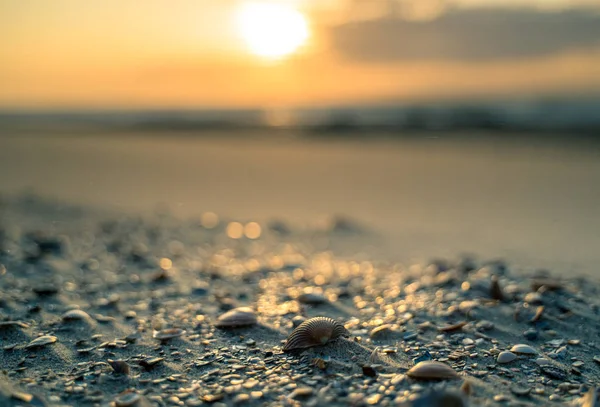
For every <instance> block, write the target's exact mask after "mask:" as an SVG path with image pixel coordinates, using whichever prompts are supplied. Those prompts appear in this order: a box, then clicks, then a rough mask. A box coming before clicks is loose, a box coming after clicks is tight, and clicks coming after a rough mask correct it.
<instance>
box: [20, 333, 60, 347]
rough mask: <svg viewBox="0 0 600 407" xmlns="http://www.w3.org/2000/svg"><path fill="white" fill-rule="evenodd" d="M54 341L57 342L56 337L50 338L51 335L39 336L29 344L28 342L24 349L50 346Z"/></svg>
mask: <svg viewBox="0 0 600 407" xmlns="http://www.w3.org/2000/svg"><path fill="white" fill-rule="evenodd" d="M56 341H57V338H56V336H52V335H44V336H40V337H39V338H35V339H34V340H32V341H31V342H29V343H28V344H27V346H25V349H32V348H39V347H41V346H46V345H50V344H51V343H54V342H56Z"/></svg>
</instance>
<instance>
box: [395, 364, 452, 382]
mask: <svg viewBox="0 0 600 407" xmlns="http://www.w3.org/2000/svg"><path fill="white" fill-rule="evenodd" d="M406 375H407V376H409V377H412V378H413V379H420V380H444V379H458V378H459V376H458V373H456V371H455V370H454V369H452V368H451V367H450V366H448V365H447V364H445V363H442V362H437V361H433V360H427V361H424V362H419V363H417V364H416V365H415V366H413V367H411V368H410V370H409V371H408V372H406Z"/></svg>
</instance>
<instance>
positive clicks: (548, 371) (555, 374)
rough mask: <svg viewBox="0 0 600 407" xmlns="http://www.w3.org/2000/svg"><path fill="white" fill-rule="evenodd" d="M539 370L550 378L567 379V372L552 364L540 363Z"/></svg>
mask: <svg viewBox="0 0 600 407" xmlns="http://www.w3.org/2000/svg"><path fill="white" fill-rule="evenodd" d="M540 371H541V372H542V373H543V374H544V375H546V376H548V377H550V378H552V379H557V380H566V379H567V373H566V372H565V371H564V370H562V369H561V368H559V367H556V366H554V365H542V366H540Z"/></svg>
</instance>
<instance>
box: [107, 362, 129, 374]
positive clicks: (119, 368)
mask: <svg viewBox="0 0 600 407" xmlns="http://www.w3.org/2000/svg"><path fill="white" fill-rule="evenodd" d="M108 364H109V365H110V367H111V368H112V370H113V371H114V372H115V374H123V375H128V374H129V365H128V364H127V362H125V361H124V360H112V359H108Z"/></svg>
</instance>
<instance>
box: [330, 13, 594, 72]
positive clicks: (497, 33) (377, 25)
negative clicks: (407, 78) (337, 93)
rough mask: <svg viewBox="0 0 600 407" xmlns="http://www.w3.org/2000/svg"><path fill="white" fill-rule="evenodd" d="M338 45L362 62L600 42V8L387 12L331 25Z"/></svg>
mask: <svg viewBox="0 0 600 407" xmlns="http://www.w3.org/2000/svg"><path fill="white" fill-rule="evenodd" d="M328 34H329V37H330V39H331V41H332V45H333V47H334V49H335V50H336V51H337V52H339V53H341V54H342V55H343V56H344V57H346V58H347V59H350V60H353V61H358V62H393V61H423V60H441V61H468V62H469V61H470V62H475V61H483V62H485V61H496V60H504V59H518V58H534V57H539V56H546V55H551V54H558V53H561V52H565V51H571V50H582V49H588V48H594V47H596V46H600V13H598V12H594V11H592V10H581V9H579V10H565V11H561V12H548V11H541V10H535V9H506V8H479V9H450V10H448V11H447V12H446V13H444V14H442V15H441V16H439V17H438V18H437V19H435V20H431V21H411V20H404V19H401V18H399V17H394V16H386V17H383V18H380V19H377V20H367V21H354V22H349V23H345V24H342V25H338V26H335V27H330V28H329V32H328Z"/></svg>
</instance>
